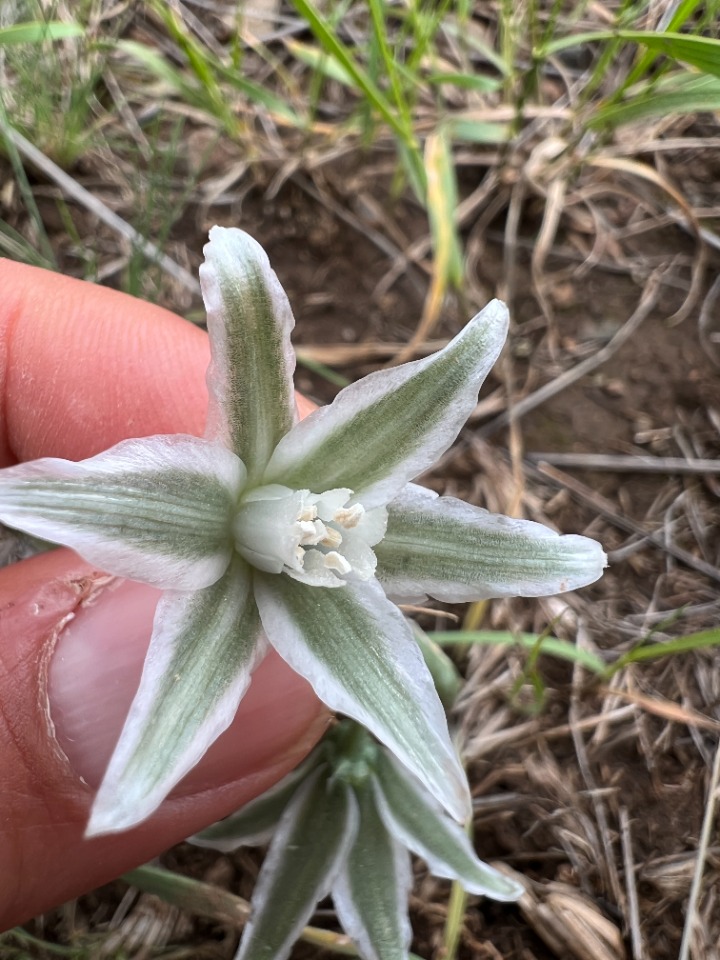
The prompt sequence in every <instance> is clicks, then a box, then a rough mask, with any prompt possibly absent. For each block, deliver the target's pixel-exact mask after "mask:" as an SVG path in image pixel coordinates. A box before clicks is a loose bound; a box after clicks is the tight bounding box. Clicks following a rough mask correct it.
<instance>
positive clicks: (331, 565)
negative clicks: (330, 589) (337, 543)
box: [323, 550, 352, 576]
mask: <svg viewBox="0 0 720 960" xmlns="http://www.w3.org/2000/svg"><path fill="white" fill-rule="evenodd" d="M323 565H324V566H326V567H327V568H328V570H334V571H335V572H336V573H339V574H340V575H341V576H344V575H345V574H346V573H350V571H351V570H352V567H351V566H350V564H349V563H348V562H347V560H346V559H345V557H343V556H341V555H340V554H339V553H338V552H337V551H336V550H331V551H330V553H326V554H325V556H324V557H323Z"/></svg>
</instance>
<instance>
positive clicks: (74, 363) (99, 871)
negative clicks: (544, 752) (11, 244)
mask: <svg viewBox="0 0 720 960" xmlns="http://www.w3.org/2000/svg"><path fill="white" fill-rule="evenodd" d="M0 290H1V291H2V299H1V300H0V466H8V465H10V464H12V463H16V462H20V461H24V460H33V459H35V458H37V457H47V456H57V457H63V458H65V459H71V460H79V459H82V458H85V457H90V456H93V455H94V454H96V453H98V452H100V451H101V450H104V449H106V448H107V447H109V446H111V445H112V444H114V443H117V442H119V441H120V440H122V439H124V438H127V437H142V436H148V435H152V434H155V433H159V434H160V433H177V432H184V433H192V434H198V435H199V434H201V433H202V431H203V427H204V421H205V411H206V406H207V390H206V387H205V371H206V368H207V365H208V360H209V348H208V343H207V338H206V335H205V334H204V333H203V332H202V331H200V330H198V329H196V328H195V327H192V326H191V325H190V324H188V323H184V322H183V321H181V320H180V319H179V318H178V317H176V316H174V315H173V314H171V313H169V312H168V311H166V310H163V309H161V308H159V307H154V306H151V305H149V304H147V303H143V302H142V301H138V300H135V299H133V298H131V297H127V296H125V295H123V294H120V293H116V292H115V291H111V290H108V289H107V288H103V287H98V286H94V285H91V284H86V283H82V282H81V281H77V280H72V279H69V278H67V277H62V276H58V275H56V274H52V273H48V272H46V271H43V270H38V269H36V268H33V267H27V266H23V265H20V264H16V263H12V262H10V261H6V260H0ZM299 403H300V407H301V414H303V413H307V412H309V410H310V409H311V408H310V405H309V404H308V403H307V401H302V400H300V401H299ZM159 594H160V591H157V590H154V589H152V588H150V587H147V586H144V585H142V584H137V583H131V582H128V581H119V580H117V579H115V578H110V577H108V576H107V575H105V574H103V573H101V572H100V571H98V570H96V569H94V568H93V567H92V566H91V565H89V564H87V563H85V562H84V561H82V560H80V559H79V558H78V557H77V555H76V554H74V553H72V552H71V551H70V550H66V549H58V550H53V551H52V552H50V553H47V554H44V555H42V556H38V557H35V558H33V559H31V560H26V561H23V562H21V563H18V564H15V565H13V566H11V567H6V568H5V569H3V570H0V771H1V772H0V862H2V863H3V871H2V879H0V929H6V928H7V927H10V926H12V925H14V924H16V923H19V922H22V921H24V920H26V919H28V918H29V917H31V916H34V915H35V914H37V913H39V912H42V911H43V910H46V909H48V908H50V907H52V906H54V905H56V904H58V903H60V902H62V901H64V900H67V899H69V898H71V897H74V896H77V895H78V894H80V893H82V892H83V891H86V890H89V889H92V888H94V887H96V886H99V885H100V884H102V883H105V882H107V881H108V880H110V879H112V878H113V877H115V876H117V875H119V874H121V873H122V872H124V871H125V870H128V869H130V868H132V867H134V866H137V865H138V864H140V863H143V862H145V861H147V860H149V859H151V858H152V857H154V856H156V855H157V854H159V853H160V852H162V851H163V850H164V849H166V848H168V847H169V846H171V845H172V844H173V843H176V842H177V841H179V840H182V839H183V838H184V837H186V836H189V835H190V834H192V833H195V832H196V831H197V830H199V829H201V828H202V827H203V826H206V825H207V824H208V823H211V822H212V821H214V820H217V819H219V818H221V817H223V816H225V815H227V814H228V813H230V812H231V811H233V810H235V809H237V808H238V807H239V806H241V805H242V804H243V803H246V802H247V801H248V800H250V799H251V798H253V797H255V796H257V795H258V794H260V793H262V792H263V791H264V790H265V789H267V787H268V786H270V785H271V784H272V783H273V782H275V781H276V780H278V779H279V778H280V777H281V776H283V775H284V774H285V773H286V772H287V771H288V770H290V769H291V768H292V767H293V766H295V765H296V764H297V763H298V761H299V760H300V759H302V757H303V756H304V755H305V754H306V753H307V752H308V750H309V749H310V748H311V746H312V745H313V744H314V743H315V742H316V740H317V739H318V738H319V737H320V736H321V734H322V732H323V731H324V729H325V727H326V725H327V712H326V710H325V708H324V707H322V705H321V704H320V703H319V701H318V700H317V699H316V698H315V696H314V694H313V693H312V691H311V688H310V687H309V686H308V684H306V683H305V681H304V680H302V679H300V678H299V677H298V676H296V675H295V674H294V673H292V672H291V671H290V669H289V668H288V667H287V666H285V664H284V662H283V661H282V660H280V659H279V657H278V656H277V655H276V654H275V653H273V652H271V653H270V654H269V655H268V657H267V658H266V659H265V661H264V662H263V664H262V665H261V666H260V667H259V668H258V670H257V672H256V674H255V677H254V679H253V682H252V685H251V688H250V691H249V692H248V694H247V696H246V697H245V698H244V700H243V701H242V704H241V706H240V709H239V711H238V714H237V717H236V719H235V721H234V722H233V724H232V725H231V726H230V728H229V729H228V730H227V731H226V732H225V733H224V734H223V735H222V736H221V737H220V738H219V739H218V740H217V742H216V743H215V744H214V745H213V747H212V748H211V749H210V750H209V751H208V753H207V754H206V756H205V757H204V758H203V760H202V761H201V762H200V763H199V764H198V766H197V767H196V768H195V769H194V770H193V771H192V772H191V773H190V774H188V776H187V777H186V778H185V779H184V780H183V782H182V783H181V784H180V785H179V786H178V788H177V789H176V790H175V791H173V793H172V794H171V796H170V798H169V799H168V800H167V801H166V802H165V803H164V804H163V805H162V807H161V808H160V809H159V810H158V812H157V813H156V814H155V815H154V816H153V817H151V818H150V819H149V820H148V821H146V822H145V823H143V824H142V825H141V826H139V827H137V828H136V829H133V830H130V831H128V832H126V833H122V834H110V835H106V836H102V837H98V838H94V839H92V840H84V839H83V832H84V829H85V824H86V821H87V817H88V813H89V809H90V804H91V801H92V798H93V794H94V791H95V789H96V788H97V786H98V784H99V782H100V780H101V778H102V775H103V773H104V770H105V766H106V764H107V761H108V760H109V758H110V754H111V752H112V749H113V747H114V745H115V742H116V740H117V737H118V735H119V733H120V729H121V727H122V723H123V720H124V718H125V714H126V712H127V709H128V707H129V706H130V702H131V700H132V697H133V695H134V693H135V690H136V688H137V684H138V681H139V678H140V672H141V669H142V664H143V660H144V657H145V651H146V648H147V645H148V642H149V639H150V633H151V627H152V617H153V612H154V608H155V603H156V601H157V599H158V597H159Z"/></svg>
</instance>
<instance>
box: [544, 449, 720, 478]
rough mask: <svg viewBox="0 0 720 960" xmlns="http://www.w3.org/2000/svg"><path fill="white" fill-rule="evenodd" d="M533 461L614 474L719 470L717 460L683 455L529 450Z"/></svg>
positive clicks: (708, 471)
mask: <svg viewBox="0 0 720 960" xmlns="http://www.w3.org/2000/svg"><path fill="white" fill-rule="evenodd" d="M525 456H526V457H527V458H528V460H530V461H531V462H532V463H537V464H542V463H547V464H550V465H552V466H554V467H566V468H570V469H571V470H573V469H574V470H610V471H611V472H612V473H691V474H695V473H700V474H702V473H720V462H719V461H717V460H699V459H693V460H686V459H684V458H683V457H652V456H636V457H632V456H617V455H615V454H608V453H527V454H525Z"/></svg>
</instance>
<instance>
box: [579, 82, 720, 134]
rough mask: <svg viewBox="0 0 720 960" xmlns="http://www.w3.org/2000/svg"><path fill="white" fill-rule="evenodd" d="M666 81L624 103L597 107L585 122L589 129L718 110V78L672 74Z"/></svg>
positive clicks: (719, 90) (719, 83) (719, 98)
mask: <svg viewBox="0 0 720 960" xmlns="http://www.w3.org/2000/svg"><path fill="white" fill-rule="evenodd" d="M668 81H669V82H666V83H664V84H663V86H662V88H660V89H658V88H657V87H655V88H653V89H650V90H647V91H645V92H643V93H640V94H639V95H638V96H636V97H634V98H633V99H632V100H628V101H627V102H625V103H619V104H615V103H613V104H609V105H608V106H606V107H601V108H600V109H599V110H598V111H597V112H596V113H595V115H594V116H593V117H591V119H590V120H589V121H588V126H589V127H591V128H593V129H594V128H600V127H604V126H610V127H617V126H622V125H623V124H627V123H635V122H637V121H638V120H645V119H646V118H647V117H657V116H667V115H668V114H681V115H685V114H690V113H696V112H700V111H706V110H707V111H713V110H720V79H719V78H717V77H713V76H693V75H690V74H682V75H675V76H673V77H671V78H668Z"/></svg>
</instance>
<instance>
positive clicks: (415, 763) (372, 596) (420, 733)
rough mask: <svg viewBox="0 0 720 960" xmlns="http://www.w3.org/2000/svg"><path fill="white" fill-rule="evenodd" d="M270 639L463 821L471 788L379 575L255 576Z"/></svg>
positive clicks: (405, 629) (432, 689)
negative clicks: (323, 582)
mask: <svg viewBox="0 0 720 960" xmlns="http://www.w3.org/2000/svg"><path fill="white" fill-rule="evenodd" d="M255 584H256V586H255V596H256V598H257V603H258V608H259V610H260V617H261V619H262V624H263V627H264V628H265V632H266V633H267V635H268V639H269V640H270V643H271V644H272V645H273V646H274V647H275V649H276V650H277V651H278V653H279V654H280V656H281V657H282V658H283V659H284V660H286V661H287V663H289V664H290V666H291V667H292V668H293V670H295V672H296V673H299V674H300V675H301V676H303V677H305V679H306V680H307V681H308V683H310V684H311V685H312V687H313V689H314V690H315V693H316V694H317V695H318V697H319V698H320V699H321V700H322V701H324V702H325V703H326V704H327V705H328V706H329V707H331V708H332V709H333V710H337V711H338V712H339V713H344V714H346V715H347V716H349V717H352V719H353V720H357V721H358V723H360V724H362V725H363V726H364V727H367V729H368V730H370V731H371V732H372V733H373V734H374V735H375V736H376V737H377V738H378V740H380V741H382V742H383V743H384V744H386V745H387V746H388V747H389V748H390V749H391V750H392V751H393V752H394V753H395V754H396V755H397V756H398V757H399V758H400V759H401V761H402V762H403V763H404V764H406V765H407V766H408V767H409V768H410V769H411V770H412V771H413V772H414V773H415V774H416V775H417V776H418V777H419V778H420V779H421V780H422V781H423V783H425V784H426V785H427V788H428V789H429V790H430V791H431V793H433V795H434V796H436V797H437V798H438V800H439V801H440V802H441V803H442V804H443V806H444V807H445V808H446V809H447V810H448V812H449V813H450V814H451V815H452V816H453V817H455V818H456V819H458V820H460V821H462V820H464V819H465V818H466V817H467V816H468V814H469V802H470V795H469V791H468V786H467V780H466V778H465V774H464V771H463V769H462V767H461V766H460V764H459V762H458V759H457V756H456V754H455V750H454V748H453V745H452V743H451V741H450V735H449V733H448V727H447V720H446V719H445V713H444V711H443V708H442V704H441V703H440V700H439V698H438V695H437V692H436V690H435V686H434V684H433V682H432V678H431V676H430V673H429V671H428V668H427V667H426V666H425V662H424V660H423V658H422V655H421V653H420V650H419V648H418V645H417V643H416V642H415V640H414V638H413V635H412V632H411V630H410V627H409V626H408V624H407V623H406V621H405V619H404V617H403V616H402V614H401V613H400V611H399V610H398V608H397V607H396V606H395V605H394V604H392V603H390V601H389V600H388V599H387V597H386V596H385V595H384V593H383V591H382V589H381V588H380V586H379V584H377V582H375V581H368V582H367V583H358V584H352V585H351V584H348V585H346V586H344V587H340V588H338V589H336V590H322V589H318V588H317V587H309V586H307V585H306V584H304V583H299V582H298V581H296V580H292V579H291V578H290V577H286V576H284V575H282V574H281V575H279V576H276V577H271V576H268V575H267V574H259V573H257V572H256V573H255Z"/></svg>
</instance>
